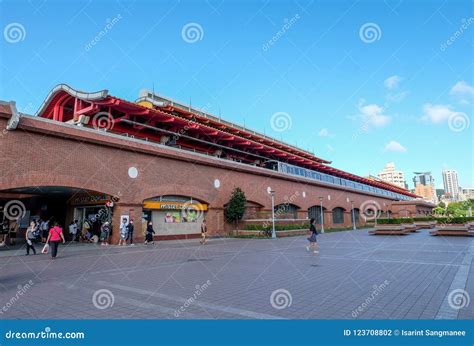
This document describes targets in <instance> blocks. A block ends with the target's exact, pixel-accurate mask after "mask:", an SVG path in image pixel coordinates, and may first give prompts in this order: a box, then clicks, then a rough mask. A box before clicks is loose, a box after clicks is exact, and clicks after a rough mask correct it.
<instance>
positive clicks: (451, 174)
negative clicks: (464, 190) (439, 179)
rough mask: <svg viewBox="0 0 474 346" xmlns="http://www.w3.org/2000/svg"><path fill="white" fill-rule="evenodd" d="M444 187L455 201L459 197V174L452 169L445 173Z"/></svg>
mask: <svg viewBox="0 0 474 346" xmlns="http://www.w3.org/2000/svg"><path fill="white" fill-rule="evenodd" d="M443 185H444V191H445V193H446V194H449V196H451V198H452V199H453V200H457V199H458V197H459V182H458V172H456V171H455V170H452V169H446V170H444V171H443Z"/></svg>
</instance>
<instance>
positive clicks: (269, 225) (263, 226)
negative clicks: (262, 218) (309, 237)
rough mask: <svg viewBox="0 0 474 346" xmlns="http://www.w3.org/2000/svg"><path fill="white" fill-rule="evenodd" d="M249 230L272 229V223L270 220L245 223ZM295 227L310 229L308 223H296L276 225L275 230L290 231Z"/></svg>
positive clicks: (246, 228)
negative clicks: (261, 222) (263, 222)
mask: <svg viewBox="0 0 474 346" xmlns="http://www.w3.org/2000/svg"><path fill="white" fill-rule="evenodd" d="M244 229H245V230H247V231H263V230H268V229H272V223H271V222H268V223H265V224H256V225H245V227H244ZM294 229H309V223H308V224H296V225H275V231H289V230H294Z"/></svg>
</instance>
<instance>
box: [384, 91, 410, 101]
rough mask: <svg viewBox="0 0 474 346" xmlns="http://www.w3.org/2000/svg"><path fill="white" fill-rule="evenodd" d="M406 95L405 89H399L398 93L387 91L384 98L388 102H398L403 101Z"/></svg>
mask: <svg viewBox="0 0 474 346" xmlns="http://www.w3.org/2000/svg"><path fill="white" fill-rule="evenodd" d="M407 95H408V92H407V91H401V92H399V93H388V94H387V96H386V98H387V101H389V102H393V103H398V102H401V101H403V100H404V99H405V97H406V96H407Z"/></svg>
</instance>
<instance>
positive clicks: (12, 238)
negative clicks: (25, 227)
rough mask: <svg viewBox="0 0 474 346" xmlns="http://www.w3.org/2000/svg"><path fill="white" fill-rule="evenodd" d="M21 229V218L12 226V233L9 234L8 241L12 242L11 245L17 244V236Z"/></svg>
mask: <svg viewBox="0 0 474 346" xmlns="http://www.w3.org/2000/svg"><path fill="white" fill-rule="evenodd" d="M19 229H20V218H19V217H18V218H16V219H15V220H14V221H13V222H12V223H11V224H10V232H9V233H8V239H9V241H10V245H12V246H13V245H15V244H16V235H17V233H18V230H19Z"/></svg>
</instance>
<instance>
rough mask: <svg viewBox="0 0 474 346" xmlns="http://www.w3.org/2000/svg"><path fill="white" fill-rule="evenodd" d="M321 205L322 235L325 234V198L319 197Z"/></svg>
mask: <svg viewBox="0 0 474 346" xmlns="http://www.w3.org/2000/svg"><path fill="white" fill-rule="evenodd" d="M319 202H320V203H321V233H324V213H323V198H322V197H319Z"/></svg>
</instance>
